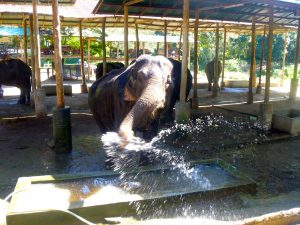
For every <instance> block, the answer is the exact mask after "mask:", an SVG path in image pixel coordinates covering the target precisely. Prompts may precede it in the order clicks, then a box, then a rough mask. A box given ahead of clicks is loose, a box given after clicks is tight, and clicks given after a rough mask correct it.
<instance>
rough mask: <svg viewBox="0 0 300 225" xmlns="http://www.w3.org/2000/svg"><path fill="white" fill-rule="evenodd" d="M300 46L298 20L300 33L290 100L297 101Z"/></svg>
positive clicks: (298, 38) (299, 37) (299, 21)
mask: <svg viewBox="0 0 300 225" xmlns="http://www.w3.org/2000/svg"><path fill="white" fill-rule="evenodd" d="M299 45H300V19H299V20H298V33H297V42H296V52H295V65H294V75H293V78H292V80H291V90H290V96H289V100H295V99H296V96H297V88H298V63H299Z"/></svg>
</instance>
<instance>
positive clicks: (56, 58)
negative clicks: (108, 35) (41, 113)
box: [52, 0, 65, 108]
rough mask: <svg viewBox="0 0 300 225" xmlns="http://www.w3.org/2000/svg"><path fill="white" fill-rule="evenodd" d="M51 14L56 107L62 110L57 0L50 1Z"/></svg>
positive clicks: (62, 89)
mask: <svg viewBox="0 0 300 225" xmlns="http://www.w3.org/2000/svg"><path fill="white" fill-rule="evenodd" d="M52 12H53V16H52V17H53V40H54V63H55V80H56V107H57V108H64V107H65V100H64V85H63V72H62V51H61V35H60V19H59V14H58V0H52Z"/></svg>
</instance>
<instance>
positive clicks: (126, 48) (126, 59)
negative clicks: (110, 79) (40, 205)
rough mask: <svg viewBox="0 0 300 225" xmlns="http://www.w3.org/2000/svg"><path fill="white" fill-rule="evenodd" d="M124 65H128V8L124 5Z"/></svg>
mask: <svg viewBox="0 0 300 225" xmlns="http://www.w3.org/2000/svg"><path fill="white" fill-rule="evenodd" d="M124 63H125V66H128V65H129V57H128V6H127V5H124Z"/></svg>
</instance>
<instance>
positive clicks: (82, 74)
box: [79, 20, 87, 93]
mask: <svg viewBox="0 0 300 225" xmlns="http://www.w3.org/2000/svg"><path fill="white" fill-rule="evenodd" d="M79 39H80V61H81V66H80V69H81V78H82V82H81V93H87V85H86V80H85V73H84V56H83V54H84V52H83V38H82V20H80V22H79Z"/></svg>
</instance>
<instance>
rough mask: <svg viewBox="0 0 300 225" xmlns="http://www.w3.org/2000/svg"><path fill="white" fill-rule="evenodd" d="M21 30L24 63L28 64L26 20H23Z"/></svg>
mask: <svg viewBox="0 0 300 225" xmlns="http://www.w3.org/2000/svg"><path fill="white" fill-rule="evenodd" d="M23 29H24V40H23V41H24V60H25V63H26V64H28V54H27V43H28V35H27V19H24V20H23Z"/></svg>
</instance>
